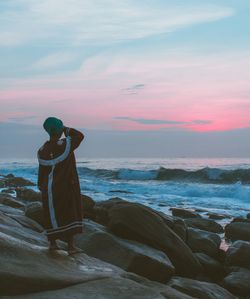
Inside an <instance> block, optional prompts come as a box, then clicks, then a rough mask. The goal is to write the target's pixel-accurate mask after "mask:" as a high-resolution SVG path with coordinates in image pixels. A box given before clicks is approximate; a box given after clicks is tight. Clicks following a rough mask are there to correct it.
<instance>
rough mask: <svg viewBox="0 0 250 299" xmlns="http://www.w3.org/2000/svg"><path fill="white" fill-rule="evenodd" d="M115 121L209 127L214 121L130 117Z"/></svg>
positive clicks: (118, 118) (120, 117)
mask: <svg viewBox="0 0 250 299" xmlns="http://www.w3.org/2000/svg"><path fill="white" fill-rule="evenodd" d="M114 119H117V120H128V121H133V122H136V123H138V124H143V125H194V124H199V125H207V124H211V123H212V121H209V120H193V121H190V122H186V121H175V120H163V119H146V118H133V117H128V116H118V117H114Z"/></svg>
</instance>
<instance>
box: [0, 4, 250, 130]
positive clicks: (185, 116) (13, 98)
mask: <svg viewBox="0 0 250 299" xmlns="http://www.w3.org/2000/svg"><path fill="white" fill-rule="evenodd" d="M244 3H245V2H244V1H219V2H218V1H209V5H208V4H206V3H202V4H201V3H200V1H189V2H188V4H186V2H185V1H167V3H166V1H163V0H157V1H154V2H152V3H151V2H150V1H129V0H126V1H117V0H115V1H114V0H103V1H93V0H92V1H88V0H84V1H80V0H66V1H59V0H45V1H32V0H24V1H21V2H20V1H17V0H11V1H3V2H1V3H0V9H1V12H2V16H1V20H0V22H1V30H0V37H1V41H0V46H1V50H0V51H1V57H2V59H1V64H0V66H1V68H0V69H1V76H2V80H1V85H0V103H1V110H0V121H1V122H4V123H8V122H14V123H22V124H33V125H34V124H35V125H41V123H42V121H43V120H44V118H46V117H47V116H48V113H49V114H50V115H55V116H58V117H61V118H62V119H64V121H65V122H66V123H71V124H72V125H74V126H78V127H83V128H87V129H99V130H118V131H119V130H121V131H126V130H132V131H133V130H150V131H151V130H165V129H167V128H174V129H184V130H192V131H199V132H206V131H225V130H233V129H239V128H247V127H250V114H249V110H250V101H249V100H250V99H249V95H250V90H249V82H248V81H249V78H250V54H249V51H248V47H249V44H250V41H249V36H248V33H247V27H248V28H249V26H248V25H249V19H248V18H247V16H246V14H245V11H246V6H249V5H248V4H247V5H244ZM14 19H15V22H14V21H13V20H14ZM93 20H96V21H93ZM236 24H237V26H236ZM244 37H247V38H244ZM3 57H4V59H3Z"/></svg>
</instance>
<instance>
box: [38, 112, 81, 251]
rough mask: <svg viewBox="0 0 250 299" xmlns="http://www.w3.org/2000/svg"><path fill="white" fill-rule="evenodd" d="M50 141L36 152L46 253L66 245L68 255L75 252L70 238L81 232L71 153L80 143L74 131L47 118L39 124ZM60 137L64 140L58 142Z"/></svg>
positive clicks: (78, 185)
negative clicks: (63, 242)
mask: <svg viewBox="0 0 250 299" xmlns="http://www.w3.org/2000/svg"><path fill="white" fill-rule="evenodd" d="M43 127H44V129H45V130H46V131H47V133H48V134H49V135H50V140H49V141H46V142H45V143H44V145H43V146H42V147H41V148H40V149H39V150H38V152H37V156H38V162H39V171H38V188H39V190H40V191H41V193H42V202H43V210H44V226H45V229H46V234H47V237H48V240H49V242H50V247H49V248H50V249H51V250H56V249H58V247H57V243H56V240H57V239H61V240H64V241H66V242H68V252H69V254H72V253H74V252H76V248H75V246H74V239H73V236H74V235H75V234H77V233H81V232H82V225H83V223H82V219H83V215H82V201H81V192H80V184H79V178H78V173H77V169H76V160H75V155H74V150H75V149H76V148H77V147H78V146H79V145H80V143H81V142H82V140H83V139H84V135H83V134H82V133H81V132H79V131H77V130H76V129H73V128H69V127H65V126H64V125H63V122H62V121H61V120H60V119H57V118H55V117H49V118H47V119H46V120H45V122H44V124H43ZM63 133H64V135H65V138H62V139H60V138H61V136H62V134H63Z"/></svg>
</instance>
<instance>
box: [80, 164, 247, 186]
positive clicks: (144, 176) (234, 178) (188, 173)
mask: <svg viewBox="0 0 250 299" xmlns="http://www.w3.org/2000/svg"><path fill="white" fill-rule="evenodd" d="M78 171H79V174H80V175H83V176H95V177H99V178H103V179H114V180H137V181H145V180H157V181H181V182H183V181H186V182H197V183H218V184H234V183H237V182H240V183H243V184H249V183H250V169H235V170H225V169H219V168H209V167H207V168H202V169H199V170H184V169H168V168H164V167H160V168H159V169H156V170H136V169H126V168H121V169H117V170H109V169H90V168H87V167H79V168H78Z"/></svg>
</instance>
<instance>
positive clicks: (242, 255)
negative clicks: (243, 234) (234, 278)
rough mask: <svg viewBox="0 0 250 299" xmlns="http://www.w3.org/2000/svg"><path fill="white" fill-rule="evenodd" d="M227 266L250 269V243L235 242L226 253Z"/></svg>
mask: <svg viewBox="0 0 250 299" xmlns="http://www.w3.org/2000/svg"><path fill="white" fill-rule="evenodd" d="M225 264H226V265H227V266H238V267H244V268H248V269H250V242H246V241H236V242H234V243H233V244H232V245H231V246H230V247H229V248H228V250H227V252H226V261H225Z"/></svg>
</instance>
